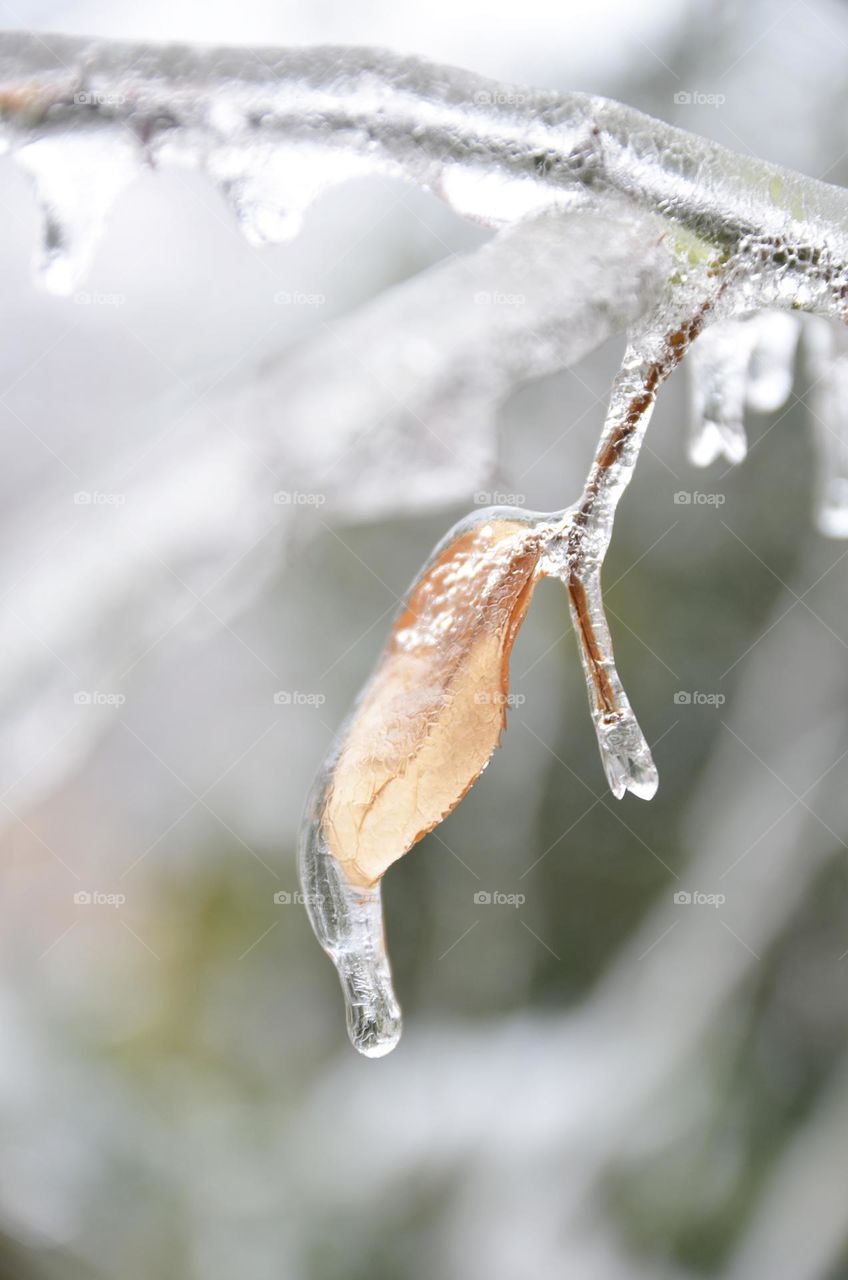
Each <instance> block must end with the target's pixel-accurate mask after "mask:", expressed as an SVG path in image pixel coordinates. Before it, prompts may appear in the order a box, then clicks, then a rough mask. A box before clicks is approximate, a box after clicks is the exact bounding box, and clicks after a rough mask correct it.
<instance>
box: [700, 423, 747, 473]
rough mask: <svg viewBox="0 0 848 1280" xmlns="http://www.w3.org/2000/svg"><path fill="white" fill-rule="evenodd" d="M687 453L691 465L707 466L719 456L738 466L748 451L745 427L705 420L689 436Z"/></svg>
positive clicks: (737, 424)
mask: <svg viewBox="0 0 848 1280" xmlns="http://www.w3.org/2000/svg"><path fill="white" fill-rule="evenodd" d="M688 453H689V461H690V462H691V463H692V465H693V467H709V466H710V465H711V464H712V463H713V462H717V461H718V460H719V458H724V459H725V460H726V461H727V462H729V463H730V465H731V466H733V467H735V466H738V464H739V463H740V462H744V460H745V457H746V455H747V453H748V441H747V438H746V436H745V428H744V426H743V425H742V424H741V423H735V422H711V421H709V420H705V421H704V422H702V423H701V424H700V427H699V429H698V431H697V432H696V433H695V434H694V435H693V436H692V437H691V439H690V441H689V449H688Z"/></svg>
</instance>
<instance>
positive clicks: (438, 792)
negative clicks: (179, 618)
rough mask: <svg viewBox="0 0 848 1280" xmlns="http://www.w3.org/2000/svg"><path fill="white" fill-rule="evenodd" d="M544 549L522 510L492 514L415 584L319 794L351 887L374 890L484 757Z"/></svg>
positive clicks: (469, 528) (476, 520)
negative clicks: (324, 794)
mask: <svg viewBox="0 0 848 1280" xmlns="http://www.w3.org/2000/svg"><path fill="white" fill-rule="evenodd" d="M540 554H541V535H540V532H539V531H538V529H537V528H536V527H535V526H534V524H533V523H532V522H530V521H528V518H527V516H526V514H525V513H523V512H519V511H515V512H510V511H509V510H508V509H504V510H503V511H502V512H501V511H498V510H494V511H492V512H486V513H483V514H481V515H478V516H475V517H473V518H472V519H471V520H470V521H464V522H463V523H462V524H460V525H459V526H458V527H457V528H456V529H454V530H452V531H451V533H450V534H449V535H448V537H447V538H446V539H445V541H444V542H443V543H442V544H441V546H440V547H439V548H438V549H437V550H436V552H435V554H434V556H433V558H432V560H431V561H430V562H429V563H428V565H427V566H426V567H425V569H424V570H423V572H422V574H421V576H420V577H419V579H418V581H417V582H416V583H415V586H414V587H413V589H412V591H411V593H410V596H409V599H408V601H407V603H406V605H405V607H404V609H403V611H402V612H401V613H400V615H399V617H398V618H397V620H396V622H395V625H394V628H393V630H392V634H391V637H390V639H389V642H388V645H387V647H386V650H385V652H384V654H383V657H382V659H381V661H380V665H379V667H378V669H377V671H376V673H375V675H374V677H373V679H372V681H371V683H370V684H369V686H368V688H367V689H366V691H365V693H364V695H363V697H362V699H361V701H360V703H359V705H358V707H357V708H356V710H355V712H354V714H353V717H352V719H351V722H350V725H349V727H348V729H347V731H346V732H345V733H344V735H343V738H342V743H341V747H340V749H339V752H338V755H337V758H336V761H335V764H334V767H333V770H332V777H331V780H330V783H329V787H328V791H327V798H326V803H325V808H324V814H323V824H324V831H325V836H326V840H327V844H328V846H329V849H330V851H331V853H332V854H333V856H334V857H335V858H336V860H337V862H338V863H339V864H340V866H342V868H343V869H344V870H345V872H346V873H347V875H348V876H349V878H350V880H351V881H352V882H353V883H356V884H358V885H362V886H368V885H373V884H374V882H375V881H376V880H378V879H379V877H380V876H381V875H382V874H383V872H384V871H385V870H386V868H387V867H388V866H390V865H391V863H392V862H395V861H396V860H397V859H398V858H400V857H401V856H402V855H403V854H404V853H406V851H407V850H408V849H410V848H411V847H412V845H413V844H415V843H416V841H418V840H420V839H421V837H422V836H423V835H425V834H426V833H427V832H428V831H430V830H431V829H432V828H433V827H434V826H436V824H437V823H439V822H441V820H442V819H443V818H445V817H446V816H447V815H448V814H449V813H450V812H451V810H452V809H454V808H455V807H456V805H457V804H458V803H459V801H460V800H461V799H462V797H463V796H464V795H465V793H466V792H467V791H468V789H469V788H470V787H471V786H472V784H473V783H474V782H475V781H476V779H477V778H478V777H479V776H480V774H481V773H482V771H483V770H484V769H485V767H486V765H487V764H488V763H489V760H490V758H491V755H492V752H493V751H494V750H495V748H496V747H497V745H498V743H499V741H500V737H501V732H502V730H503V727H504V724H505V722H506V707H507V697H508V694H509V655H510V651H511V649H512V645H513V642H514V640H515V636H516V634H517V632H518V629H519V627H520V626H521V623H522V621H523V619H524V615H525V613H526V611H527V608H528V605H529V603H530V598H531V596H532V593H533V588H534V586H535V584H536V581H537V577H538V566H539V558H540Z"/></svg>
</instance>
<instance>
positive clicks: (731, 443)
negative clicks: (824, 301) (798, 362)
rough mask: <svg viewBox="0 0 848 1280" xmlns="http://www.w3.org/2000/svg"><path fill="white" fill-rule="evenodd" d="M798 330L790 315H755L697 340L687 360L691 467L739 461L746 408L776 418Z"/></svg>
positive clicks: (787, 385)
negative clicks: (721, 458)
mask: <svg viewBox="0 0 848 1280" xmlns="http://www.w3.org/2000/svg"><path fill="white" fill-rule="evenodd" d="M799 331H800V324H799V321H798V318H797V317H796V316H794V315H791V314H789V313H788V312H783V311H758V312H756V313H755V314H754V315H751V316H746V317H744V318H740V319H728V320H723V321H720V322H719V323H718V324H716V325H714V326H713V327H712V328H710V329H709V330H708V331H707V332H706V333H705V334H703V335H702V336H701V337H700V338H699V339H698V341H697V342H696V343H695V345H694V346H693V348H692V351H691V353H690V355H689V359H688V361H687V363H688V366H689V374H690V388H691V406H692V409H691V429H690V437H689V458H690V461H691V462H692V463H693V464H694V465H695V466H697V467H706V466H709V464H710V463H711V462H714V461H715V460H716V458H720V457H724V458H726V459H727V461H728V462H730V463H732V464H736V463H739V462H742V460H743V459H744V457H745V454H746V453H747V441H746V437H745V408H746V406H747V407H749V408H751V409H754V410H755V411H756V412H757V413H774V412H775V411H776V410H777V409H780V408H781V407H782V406H783V405H784V404H785V403H786V400H787V399H788V397H789V394H790V392H791V390H792V383H793V380H794V360H795V348H796V346H797V343H798V334H799Z"/></svg>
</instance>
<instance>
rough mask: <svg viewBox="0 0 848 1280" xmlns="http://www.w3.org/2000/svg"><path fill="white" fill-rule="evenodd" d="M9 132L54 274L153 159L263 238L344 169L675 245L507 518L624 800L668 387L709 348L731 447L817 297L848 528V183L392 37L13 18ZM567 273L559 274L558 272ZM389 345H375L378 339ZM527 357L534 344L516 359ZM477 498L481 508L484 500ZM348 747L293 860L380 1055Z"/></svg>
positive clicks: (2, 38) (370, 1048)
mask: <svg viewBox="0 0 848 1280" xmlns="http://www.w3.org/2000/svg"><path fill="white" fill-rule="evenodd" d="M0 148H2V149H4V150H9V151H11V153H12V155H13V157H14V158H15V159H16V160H17V162H19V163H20V164H21V165H22V166H23V167H24V168H25V169H26V170H27V172H28V173H29V174H30V176H31V177H32V179H33V181H34V183H35V188H36V194H37V198H38V201H39V204H40V206H41V207H42V209H43V212H44V238H43V244H42V248H41V251H40V263H41V268H42V270H43V273H44V278H45V282H46V284H47V286H48V287H49V288H51V289H53V290H55V291H58V292H68V291H69V290H71V289H72V288H73V287H74V284H75V282H76V281H77V280H78V279H79V277H80V274H81V272H83V271H84V270H85V269H86V267H87V264H88V262H89V260H90V258H91V254H92V252H93V250H94V247H95V244H96V240H97V236H98V235H99V231H100V227H101V225H102V223H103V220H104V218H105V216H106V213H107V211H108V209H109V206H110V205H111V203H112V201H113V200H114V198H115V196H116V195H117V194H118V192H119V191H121V190H122V189H123V187H124V186H125V185H126V184H127V182H128V181H129V180H130V178H131V177H132V176H133V174H134V173H135V172H137V171H138V170H139V169H140V168H141V166H142V165H150V166H153V167H157V166H165V165H182V166H189V167H192V168H201V169H204V170H205V171H206V172H207V173H208V174H209V176H210V177H211V178H212V180H213V182H215V183H216V185H217V186H218V187H219V189H220V190H221V191H222V193H223V195H224V196H225V198H226V199H227V200H228V201H229V203H230V204H231V206H232V207H233V209H234V211H235V214H236V216H237V218H238V220H239V223H240V225H241V226H242V228H243V230H244V232H245V234H246V236H247V237H248V239H249V240H250V241H251V243H253V244H264V243H273V242H275V241H278V240H280V239H284V238H287V237H288V236H290V235H292V234H294V233H295V232H296V230H297V228H298V226H299V222H300V219H301V217H302V215H303V213H304V211H305V209H306V208H307V206H308V205H309V203H310V202H311V201H312V200H313V199H314V198H315V196H316V195H317V194H318V192H319V191H320V190H322V189H323V188H324V187H326V186H327V185H330V184H332V183H333V182H338V181H344V180H346V179H347V178H349V177H351V176H352V175H354V174H359V173H365V172H380V173H384V174H389V175H392V176H400V177H404V178H406V179H408V180H410V181H412V182H414V183H416V184H418V185H419V186H421V187H424V188H426V189H428V190H430V191H432V192H435V193H436V194H438V195H439V196H440V197H441V198H442V199H444V200H446V201H447V203H448V204H449V205H451V207H453V208H454V209H455V210H456V211H457V213H458V214H460V215H461V216H466V217H472V218H475V219H478V220H481V221H483V222H485V223H487V224H488V225H490V226H493V227H499V226H503V225H509V224H513V225H514V224H517V223H519V222H523V221H526V220H528V219H531V218H537V217H538V216H539V215H540V214H542V213H545V212H548V213H551V212H553V213H556V214H559V215H560V216H562V215H563V214H564V213H567V214H569V216H573V214H574V213H575V212H577V213H580V212H582V213H583V214H584V215H585V216H586V217H587V218H589V219H590V220H592V219H595V220H596V226H597V236H598V239H599V240H603V239H604V237H605V236H606V234H607V232H606V228H607V227H608V226H609V225H610V222H611V221H612V220H613V219H619V220H620V219H622V218H623V219H625V220H626V221H627V223H628V224H629V225H630V226H631V227H632V229H633V231H634V233H635V234H636V235H637V237H638V238H639V239H640V243H641V245H642V249H641V250H640V249H634V253H636V254H640V253H644V254H645V255H646V256H647V255H648V254H649V253H650V252H651V250H652V249H655V248H656V246H657V245H658V244H660V243H662V244H664V245H665V247H666V249H667V252H668V258H669V263H670V265H669V269H668V271H667V273H665V274H664V275H663V278H662V279H661V280H660V281H659V282H658V288H657V289H656V290H654V289H652V288H645V289H644V290H643V291H642V292H641V294H640V298H639V302H640V304H641V307H637V308H636V312H635V314H636V319H635V321H634V320H633V318H632V317H630V319H631V324H630V329H629V333H628V342H627V348H626V351H625V355H624V360H623V364H622V368H621V372H620V373H619V375H618V378H617V379H616V382H615V385H614V388H613V392H612V396H611V399H610V406H609V411H608V414H607V418H606V422H605V424H604V428H603V432H602V435H601V439H600V442H599V446H598V450H597V452H596V455H595V458H594V461H593V463H592V467H591V469H590V472H589V475H588V477H587V480H586V484H585V486H584V489H583V493H582V494H581V495H580V497H579V498H578V500H577V501H576V502H575V503H574V504H573V505H572V506H570V507H569V508H567V509H566V510H565V511H563V512H560V513H557V514H555V515H553V516H544V515H534V514H532V513H527V512H511V513H510V514H509V516H508V517H505V518H507V519H508V522H509V521H511V522H512V523H513V524H514V525H515V526H522V529H523V532H522V533H521V534H516V543H515V546H514V548H513V550H514V552H515V556H516V557H517V560H516V563H518V562H519V560H520V558H521V557H522V556H524V557H526V556H528V555H529V556H531V558H532V556H533V555H538V561H537V564H536V569H537V570H538V574H539V575H542V574H553V575H555V576H557V577H559V578H560V579H561V581H562V582H563V584H564V586H565V589H566V592H567V594H568V600H569V608H570V610H571V615H572V619H573V622H574V629H575V633H576V635H577V640H578V645H579V649H580V654H581V661H582V664H583V669H584V672H585V676H586V683H587V688H588V691H589V697H590V706H591V714H592V720H593V723H594V727H595V731H596V735H597V738H598V744H599V748H600V752H601V758H602V761H603V765H604V769H605V771H606V775H607V778H608V781H609V784H610V787H611V788H612V790H613V792H614V793H615V795H616V796H622V795H623V794H624V793H625V792H626V791H628V790H629V791H631V792H632V793H633V794H635V795H637V796H640V797H642V798H645V799H647V798H650V797H651V796H652V795H653V794H654V791H655V789H656V785H657V775H656V770H655V768H654V765H653V761H652V759H651V754H650V750H649V748H648V746H647V743H646V741H645V739H644V736H643V734H642V732H641V730H640V728H639V725H638V723H637V722H636V719H635V717H634V714H633V711H632V709H631V707H630V703H629V701H628V699H627V696H626V694H625V691H624V689H623V688H622V685H621V681H620V680H619V678H618V675H617V673H616V670H615V663H614V658H613V652H612V643H611V638H610V634H609V628H608V626H607V623H606V618H605V615H604V608H603V599H602V591H601V571H602V566H603V560H604V556H605V554H606V551H607V548H608V545H609V541H610V538H611V534H612V527H613V521H614V516H615V511H616V508H617V504H618V501H619V499H620V497H621V495H622V494H623V492H624V490H625V489H626V487H627V485H628V483H629V481H630V478H631V476H632V474H633V470H634V467H635V464H636V460H637V458H638V454H639V450H640V447H641V444H642V441H643V438H644V434H645V430H646V428H647V425H648V421H649V419H650V416H651V413H652V411H653V407H654V404H655V402H656V397H657V394H658V391H659V388H660V387H661V385H662V384H663V382H664V381H665V379H666V378H667V377H668V376H669V374H670V373H671V372H672V370H673V369H674V368H675V367H676V365H677V364H678V363H679V362H680V360H681V358H682V357H683V355H684V354H685V353H686V352H687V351H689V349H690V347H692V346H693V344H694V349H693V352H692V358H691V361H690V363H691V364H692V366H693V368H692V372H693V376H694V384H693V391H692V399H693V411H694V412H693V417H694V426H693V430H692V435H691V443H690V449H691V454H692V457H693V460H694V461H695V462H697V463H699V464H705V463H708V462H710V461H712V460H713V459H715V458H717V457H719V456H723V457H725V458H726V459H727V460H728V461H730V462H738V461H740V460H741V458H742V457H744V454H745V447H746V446H745V433H744V410H745V407H746V406H748V407H750V408H753V409H755V410H759V411H773V410H774V409H776V408H777V407H779V405H780V404H782V403H784V402H785V400H786V398H787V396H788V395H789V392H790V389H791V385H792V360H793V352H794V346H795V342H796V339H797V332H798V324H797V316H798V313H799V312H806V313H810V314H811V315H812V316H813V317H823V318H824V320H823V321H822V324H824V325H825V327H824V328H814V327H811V328H810V329H809V333H810V334H811V338H810V343H809V347H808V351H809V354H810V359H811V363H812V365H813V368H814V382H815V385H814V387H813V397H811V404H812V405H813V414H814V417H815V418H816V420H817V427H816V431H817V441H818V446H819V457H820V479H819V494H820V497H819V515H818V520H819V524H820V527H821V528H822V530H823V531H824V532H826V533H829V534H832V535H837V536H842V535H845V534H846V533H848V460H847V459H848V449H846V438H848V427H846V410H845V405H846V394H845V392H846V376H847V375H846V355H845V348H844V342H843V341H841V340H838V339H837V338H836V337H834V336H833V335H834V332H835V330H834V329H832V328H831V327H830V325H829V324H828V323H827V322H833V321H836V322H837V323H838V324H839V325H840V326H841V329H840V332H841V334H842V335H844V326H845V323H846V320H848V195H847V194H846V192H845V191H843V190H841V189H839V188H835V187H832V186H829V185H827V184H824V183H821V182H816V181H814V180H812V179H809V178H805V177H803V176H801V175H798V174H794V173H791V172H789V171H787V170H783V169H780V168H778V167H776V166H773V165H768V164H765V163H763V162H761V161H758V160H756V159H753V158H750V157H747V156H739V155H735V154H734V153H732V152H730V151H728V150H726V149H724V148H723V147H720V146H718V145H717V144H714V143H711V142H708V141H706V140H704V139H702V138H698V137H695V136H694V135H691V134H687V133H684V132H682V131H680V130H677V129H673V128H670V127H669V126H667V125H665V124H663V123H662V122H660V121H657V120H652V119H650V118H649V117H647V116H644V115H641V114H640V113H638V112H636V111H633V110H631V109H630V108H628V107H625V106H621V105H620V104H617V103H614V102H610V101H607V100H604V99H601V98H596V97H591V96H588V95H585V94H576V93H551V92H545V91H534V90H523V89H522V91H521V92H520V93H516V92H515V91H514V89H513V88H512V87H511V86H506V85H500V84H497V83H494V82H492V81H488V80H485V79H483V78H481V77H478V76H475V75H473V74H471V73H468V72H465V71H461V70H458V69H454V68H445V67H439V66H434V65H432V64H430V63H427V62H425V61H421V60H418V59H414V58H404V57H400V56H397V55H394V54H391V53H388V52H375V51H373V50H360V49H332V48H322V49H298V50H268V49H263V50H261V51H253V50H249V49H216V50H202V51H200V50H195V49H191V48H186V47H180V46H177V45H173V46H168V47H166V48H158V49H157V48H154V47H146V46H133V45H129V44H112V43H110V42H106V41H90V40H77V39H74V38H67V37H54V36H50V37H49V39H47V38H44V37H40V36H28V35H25V34H21V33H17V32H6V33H2V34H0ZM539 225H540V226H541V225H542V220H540V224H539ZM587 279H588V277H587ZM558 280H559V276H558V273H557V271H556V270H555V269H552V270H551V273H550V287H551V290H556V289H557V285H558ZM654 283H655V284H656V283H657V282H656V281H655V282H654ZM587 287H590V286H587ZM658 296H659V301H658V300H657V297H658ZM625 310H626V308H625ZM762 313H766V314H762ZM640 316H641V318H639V317H640ZM535 317H536V312H535V310H533V309H528V315H527V331H528V333H529V334H530V335H531V338H532V340H533V341H536V343H537V345H538V336H537V334H536V331H535V328H534V320H535ZM619 329H620V326H619ZM501 338H502V341H503V344H504V348H505V349H506V351H505V350H504V349H501V350H500V351H499V354H498V356H497V358H498V359H500V360H502V361H503V362H504V363H505V364H506V363H508V361H509V355H508V354H507V352H508V351H509V350H511V349H512V348H513V347H515V346H517V345H519V337H518V335H516V334H510V335H504V334H501ZM371 345H372V346H375V347H379V345H380V343H379V335H377V338H376V339H375V341H374V343H372V344H371ZM531 345H532V343H531ZM541 363H544V361H541ZM533 364H534V360H533V358H529V359H527V360H525V361H524V364H523V366H522V367H524V368H526V369H531V368H532V367H533ZM502 515H503V513H501V515H498V516H495V515H492V516H491V519H492V521H493V522H495V523H496V522H497V520H499V519H501V516H502ZM483 518H484V519H485V516H484V517H483ZM473 519H474V521H475V522H477V524H478V525H479V521H480V519H481V514H480V513H479V512H478V513H476V514H475V516H474V517H473ZM481 527H485V526H481ZM528 531H529V532H528ZM454 533H456V531H454ZM528 538H529V541H527V539H528ZM534 539H535V541H534ZM507 558H508V557H507ZM521 563H524V562H523V561H521ZM489 567H490V568H491V566H489ZM500 567H501V568H503V565H501V566H500ZM525 567H526V566H525ZM536 569H534V574H535V572H536ZM495 576H496V577H497V575H495ZM531 576H532V575H531ZM505 581H507V584H509V582H510V581H511V579H510V576H509V574H507V577H506V579H505ZM528 589H529V584H528ZM493 600H494V598H490V597H489V596H487V595H486V593H485V592H484V593H483V594H482V595H481V597H480V602H479V613H480V619H481V625H480V630H481V632H482V633H483V634H484V638H485V635H486V633H487V626H488V623H489V621H490V618H489V614H490V613H492V614H493V615H496V614H497V608H496V607H495V603H494V602H493ZM501 605H502V601H501V602H500V605H498V606H497V607H500V606H501ZM471 616H472V621H473V610H472V611H471ZM442 621H443V622H444V626H443V628H442V630H441V631H439V632H438V633H435V632H434V634H433V645H434V651H435V652H437V653H438V652H439V646H440V645H441V644H445V645H446V646H449V645H450V642H451V639H452V636H453V638H455V635H454V632H456V630H457V628H459V626H460V620H459V618H458V617H457V618H454V619H452V618H451V615H450V611H449V610H448V611H447V612H446V613H445V618H444V619H443V620H442ZM508 621H509V624H510V627H511V626H512V624H513V622H514V621H515V622H516V625H518V622H520V618H518V619H517V621H516V620H515V619H513V618H512V617H511V615H510V616H509V618H508ZM468 624H469V615H468V613H466V614H465V615H464V617H463V619H462V625H463V626H465V627H466V629H467V627H468ZM472 631H473V627H472ZM489 638H490V639H491V637H489ZM483 648H484V649H485V645H484V646H483ZM507 656H508V655H507ZM472 668H473V664H472ZM489 728H490V729H491V728H492V726H491V725H489ZM469 740H471V741H473V735H471V737H470V739H469ZM344 743H345V738H344V735H342V738H341V747H340V748H337V749H336V751H335V752H334V754H333V755H332V757H331V758H330V760H329V761H328V762H327V764H326V765H325V767H324V769H323V770H322V773H321V775H320V778H319V782H318V783H317V784H316V790H315V792H314V793H313V798H312V799H311V800H310V804H309V807H308V810H307V815H306V819H305V822H304V828H303V836H302V841H301V851H300V864H301V874H302V877H303V884H304V891H305V893H306V895H307V902H308V909H309V913H310V918H311V920H312V923H313V927H314V928H315V931H316V934H317V935H318V937H319V940H320V941H321V943H322V945H323V946H324V947H325V949H326V950H327V951H328V953H329V954H330V956H331V958H332V959H333V961H334V963H335V964H336V967H337V969H338V972H339V975H340V978H341V981H342V987H343V990H344V993H345V999H346V1003H347V1008H348V1025H349V1029H350V1033H351V1039H352V1040H353V1042H354V1044H355V1045H356V1047H357V1048H358V1049H360V1051H362V1052H364V1053H366V1054H370V1055H371V1056H379V1054H381V1053H385V1052H388V1051H389V1050H390V1049H391V1048H392V1047H393V1046H394V1045H395V1044H396V1043H397V1040H398V1037H399V1034H400V1013H399V1008H398V1004H397V1001H396V999H395V997H394V993H393V991H392V984H391V974H390V970H389V964H388V959H387V957H386V951H385V946H384V941H383V925H382V918H381V902H380V889H379V875H376V876H375V877H374V878H373V880H372V881H370V882H369V881H367V879H361V878H360V880H359V881H357V879H356V877H352V876H351V875H350V874H349V869H346V866H345V865H342V860H340V859H339V857H337V856H336V855H337V852H338V850H335V851H334V850H332V849H331V848H330V846H329V843H328V828H327V827H326V825H325V823H326V814H327V812H328V805H329V804H330V802H331V801H332V799H333V797H334V795H335V791H334V783H335V781H336V779H337V776H338V768H339V763H340V760H343V758H344V755H343V753H344V749H345V747H344ZM483 767H485V765H484V766H483ZM475 776H476V775H475ZM473 780H474V779H473V776H472V777H471V779H470V781H473ZM428 829H429V828H428ZM406 847H409V844H408V843H405V847H404V848H398V849H397V850H396V851H395V854H394V856H400V855H401V854H402V853H403V852H405V848H406ZM391 860H393V858H392V857H389V858H388V859H386V860H385V861H386V865H388V862H390V861H391Z"/></svg>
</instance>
